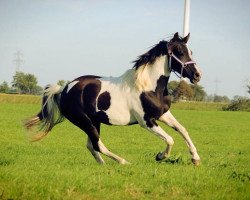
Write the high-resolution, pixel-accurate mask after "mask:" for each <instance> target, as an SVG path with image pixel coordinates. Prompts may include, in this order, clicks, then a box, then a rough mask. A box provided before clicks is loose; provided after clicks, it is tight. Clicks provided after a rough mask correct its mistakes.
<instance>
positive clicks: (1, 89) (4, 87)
mask: <svg viewBox="0 0 250 200" xmlns="http://www.w3.org/2000/svg"><path fill="white" fill-rule="evenodd" d="M9 89H10V88H9V86H8V83H7V82H6V81H4V82H3V83H2V84H1V85H0V93H7V92H8V91H9Z"/></svg>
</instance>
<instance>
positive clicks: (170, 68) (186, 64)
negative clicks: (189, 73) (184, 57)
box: [167, 44, 196, 79]
mask: <svg viewBox="0 0 250 200" xmlns="http://www.w3.org/2000/svg"><path fill="white" fill-rule="evenodd" d="M167 49H168V56H169V59H168V60H169V62H168V67H169V70H170V72H171V71H173V72H174V73H175V74H176V76H178V77H179V78H180V79H181V78H182V77H183V69H184V68H185V67H186V66H188V65H190V64H196V62H195V61H193V60H190V61H187V62H182V61H181V60H180V59H179V58H178V57H177V56H176V55H175V54H174V53H173V52H172V50H170V49H169V44H167ZM172 57H173V58H174V59H175V60H176V61H177V62H178V63H180V64H181V73H180V76H179V75H178V74H177V73H176V71H174V70H173V69H172V67H171V64H172Z"/></svg>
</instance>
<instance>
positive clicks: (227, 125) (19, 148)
mask: <svg viewBox="0 0 250 200" xmlns="http://www.w3.org/2000/svg"><path fill="white" fill-rule="evenodd" d="M39 109H40V106H39V105H38V104H37V103H34V104H25V103H22V102H19V103H15V104H14V103H7V102H3V101H2V102H1V103H0V127H1V128H0V199H230V200H231V199H250V164H249V163H250V162H249V161H250V153H249V148H250V126H249V120H250V113H249V112H222V111H216V109H213V110H211V111H201V110H202V108H201V109H196V110H181V109H178V108H177V107H175V108H174V109H173V111H172V112H173V113H174V115H175V116H176V117H177V119H179V121H180V122H181V123H182V124H184V125H185V127H186V128H187V129H188V130H189V132H190V135H191V138H192V139H193V142H194V143H195V144H196V147H197V149H198V151H199V154H200V156H201V159H202V164H201V165H200V166H199V167H194V166H193V165H192V164H191V161H190V156H189V154H188V149H187V147H186V145H185V143H184V141H183V140H182V138H181V137H180V136H179V135H178V134H177V133H175V131H173V130H171V129H170V128H168V127H167V126H165V125H162V127H164V129H165V130H167V132H168V133H169V134H170V135H172V136H173V138H174V139H175V145H174V147H173V151H172V155H173V158H178V159H177V160H175V161H176V162H175V163H171V162H162V163H157V162H156V161H155V160H154V158H155V155H156V153H158V152H159V151H160V150H162V149H163V148H164V147H165V144H164V143H163V142H162V141H160V140H159V139H158V138H156V137H155V136H154V135H152V134H150V133H148V132H146V131H145V130H143V129H141V128H140V127H139V126H137V125H135V126H129V127H117V126H112V127H110V126H102V140H103V142H104V143H105V144H106V146H107V147H108V148H109V149H110V150H112V151H113V152H114V153H117V154H118V155H120V156H122V157H124V158H125V159H127V160H128V161H130V162H131V163H132V164H131V165H126V166H121V165H118V164H117V163H115V162H114V161H113V160H110V159H109V158H106V157H104V159H105V160H106V163H107V164H106V165H104V166H100V165H98V164H97V163H96V162H95V160H94V159H93V157H92V156H91V155H90V153H89V152H88V150H87V149H86V135H85V134H83V133H82V132H81V131H80V130H79V129H78V128H76V127H74V126H73V125H72V124H70V123H69V122H68V121H65V122H63V123H62V124H59V125H58V126H56V127H55V128H54V129H53V130H52V132H51V133H50V135H49V136H48V137H46V138H45V139H44V140H43V141H41V142H37V143H30V142H28V140H27V138H26V136H25V131H24V130H23V128H22V123H21V121H22V120H23V119H25V118H27V117H30V116H32V115H33V114H35V113H36V112H37V111H38V110H39ZM184 109H185V108H184Z"/></svg>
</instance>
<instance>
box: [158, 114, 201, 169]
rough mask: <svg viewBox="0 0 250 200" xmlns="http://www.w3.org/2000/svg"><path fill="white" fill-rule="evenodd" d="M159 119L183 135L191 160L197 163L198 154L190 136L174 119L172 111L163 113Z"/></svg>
mask: <svg viewBox="0 0 250 200" xmlns="http://www.w3.org/2000/svg"><path fill="white" fill-rule="evenodd" d="M159 120H160V121H162V122H164V123H166V124H167V125H168V126H170V127H172V128H173V129H175V130H176V131H178V132H179V133H180V134H181V135H182V136H183V138H184V139H185V141H186V143H187V146H188V148H189V151H190V153H191V156H192V162H193V163H194V164H195V165H199V164H200V156H199V155H198V153H197V150H196V147H195V146H194V144H193V142H192V140H191V138H190V137H189V134H188V132H187V130H186V129H185V128H184V127H183V126H182V125H181V124H180V123H179V122H178V121H177V120H176V119H175V117H174V116H173V115H172V113H171V112H170V111H168V112H166V113H164V114H163V115H162V116H161V117H160V119H159Z"/></svg>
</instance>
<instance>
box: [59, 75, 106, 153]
mask: <svg viewBox="0 0 250 200" xmlns="http://www.w3.org/2000/svg"><path fill="white" fill-rule="evenodd" d="M99 78H100V77H98V76H82V77H79V78H77V79H75V80H74V81H78V83H76V84H75V86H74V87H73V88H72V89H71V90H70V91H69V92H68V93H67V88H68V87H67V86H66V87H65V89H64V90H63V91H62V93H61V101H60V108H61V112H62V114H63V115H64V116H65V117H66V118H67V119H68V120H69V121H71V122H72V123H73V124H75V125H76V126H78V127H79V128H80V129H82V130H83V131H84V132H86V133H87V135H88V136H89V138H90V140H91V142H92V144H93V147H94V149H95V150H96V151H99V146H98V141H99V138H100V136H99V132H100V123H102V122H103V123H106V124H108V123H109V119H108V116H107V115H106V113H104V112H103V111H102V112H101V113H100V112H96V98H97V96H98V95H99V93H100V90H101V81H100V80H99Z"/></svg>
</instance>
